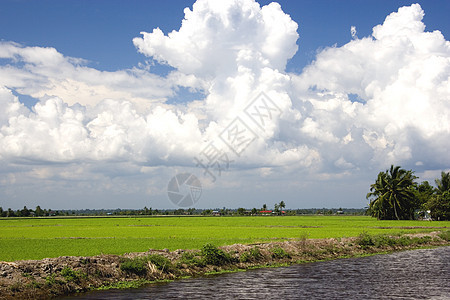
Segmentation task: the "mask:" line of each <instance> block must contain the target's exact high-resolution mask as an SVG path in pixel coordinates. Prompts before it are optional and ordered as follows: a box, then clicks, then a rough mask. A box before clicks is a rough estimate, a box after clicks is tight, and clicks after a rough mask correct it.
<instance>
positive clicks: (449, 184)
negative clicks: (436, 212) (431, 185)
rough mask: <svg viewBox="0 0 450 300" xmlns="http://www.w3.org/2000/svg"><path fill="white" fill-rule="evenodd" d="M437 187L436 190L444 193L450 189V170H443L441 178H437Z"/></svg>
mask: <svg viewBox="0 0 450 300" xmlns="http://www.w3.org/2000/svg"><path fill="white" fill-rule="evenodd" d="M434 182H436V185H437V189H436V192H437V193H438V194H443V193H444V192H448V191H450V172H447V173H445V172H444V171H442V172H441V179H436V180H435V181H434Z"/></svg>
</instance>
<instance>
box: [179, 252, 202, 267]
mask: <svg viewBox="0 0 450 300" xmlns="http://www.w3.org/2000/svg"><path fill="white" fill-rule="evenodd" d="M178 264H185V265H188V266H196V267H202V266H203V265H204V264H203V262H202V260H201V259H199V258H198V257H197V256H196V255H195V253H192V252H184V253H183V254H182V255H181V258H180V260H179V261H178Z"/></svg>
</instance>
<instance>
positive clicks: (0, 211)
mask: <svg viewBox="0 0 450 300" xmlns="http://www.w3.org/2000/svg"><path fill="white" fill-rule="evenodd" d="M3 213H4V211H3V207H1V206H0V217H4V215H3Z"/></svg>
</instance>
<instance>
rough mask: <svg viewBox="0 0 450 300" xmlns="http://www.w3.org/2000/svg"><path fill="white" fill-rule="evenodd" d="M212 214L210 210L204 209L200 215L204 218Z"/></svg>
mask: <svg viewBox="0 0 450 300" xmlns="http://www.w3.org/2000/svg"><path fill="white" fill-rule="evenodd" d="M210 214H212V209H205V210H204V211H202V215H204V216H206V215H210Z"/></svg>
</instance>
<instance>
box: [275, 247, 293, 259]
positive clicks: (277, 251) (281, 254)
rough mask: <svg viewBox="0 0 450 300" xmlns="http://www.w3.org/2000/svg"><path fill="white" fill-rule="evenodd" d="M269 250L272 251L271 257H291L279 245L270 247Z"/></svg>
mask: <svg viewBox="0 0 450 300" xmlns="http://www.w3.org/2000/svg"><path fill="white" fill-rule="evenodd" d="M270 252H272V257H273V258H277V259H282V258H290V257H291V255H290V254H289V253H287V252H286V251H285V250H284V249H283V248H281V247H279V246H278V247H275V248H272V249H270Z"/></svg>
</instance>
